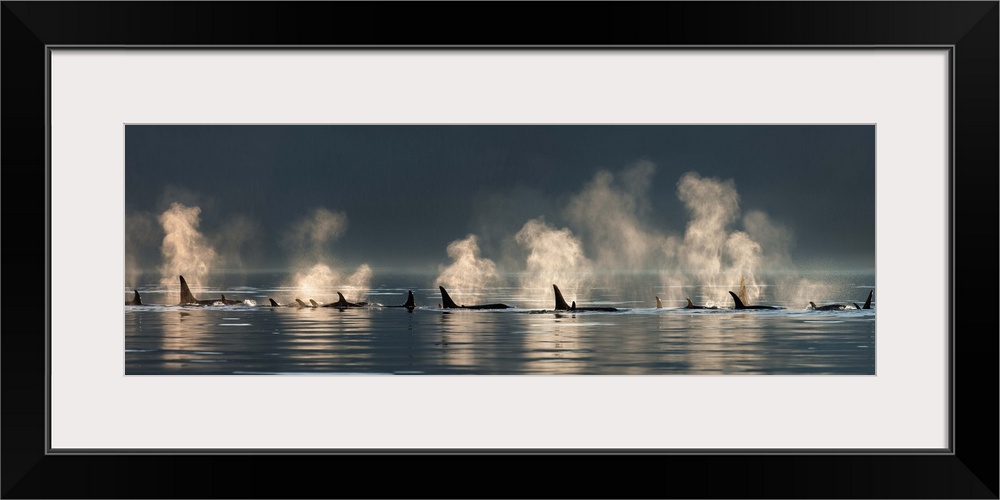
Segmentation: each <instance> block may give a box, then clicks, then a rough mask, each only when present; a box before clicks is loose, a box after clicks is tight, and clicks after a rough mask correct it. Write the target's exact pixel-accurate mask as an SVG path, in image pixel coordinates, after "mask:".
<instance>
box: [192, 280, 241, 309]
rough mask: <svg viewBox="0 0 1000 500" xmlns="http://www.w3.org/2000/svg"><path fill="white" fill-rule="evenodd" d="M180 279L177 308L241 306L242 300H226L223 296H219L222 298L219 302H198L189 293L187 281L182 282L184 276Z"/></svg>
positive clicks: (208, 300) (206, 300)
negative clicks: (179, 296) (179, 297)
mask: <svg viewBox="0 0 1000 500" xmlns="http://www.w3.org/2000/svg"><path fill="white" fill-rule="evenodd" d="M180 278H181V302H180V303H179V304H177V305H179V306H214V305H216V304H224V305H241V304H243V301H242V300H228V299H226V296H225V295H224V294H220V295H221V296H222V299H221V300H213V299H205V300H198V299H196V298H195V296H194V294H193V293H191V289H190V288H188V284H187V281H184V276H180Z"/></svg>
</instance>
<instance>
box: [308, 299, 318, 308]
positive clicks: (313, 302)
mask: <svg viewBox="0 0 1000 500" xmlns="http://www.w3.org/2000/svg"><path fill="white" fill-rule="evenodd" d="M309 303H310V304H312V306H313V307H319V304H317V303H316V301H315V300H313V299H309Z"/></svg>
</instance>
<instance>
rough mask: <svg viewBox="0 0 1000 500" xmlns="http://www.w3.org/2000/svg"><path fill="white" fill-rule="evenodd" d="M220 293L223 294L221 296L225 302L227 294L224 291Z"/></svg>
mask: <svg viewBox="0 0 1000 500" xmlns="http://www.w3.org/2000/svg"><path fill="white" fill-rule="evenodd" d="M219 295H221V296H222V301H223V302H225V301H226V294H224V293H220V294H219Z"/></svg>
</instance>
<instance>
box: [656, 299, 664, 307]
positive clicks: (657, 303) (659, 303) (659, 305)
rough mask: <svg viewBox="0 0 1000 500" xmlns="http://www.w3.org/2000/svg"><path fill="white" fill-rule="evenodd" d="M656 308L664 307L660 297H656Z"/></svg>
mask: <svg viewBox="0 0 1000 500" xmlns="http://www.w3.org/2000/svg"><path fill="white" fill-rule="evenodd" d="M656 308H657V309H663V302H660V298H659V297H657V298H656Z"/></svg>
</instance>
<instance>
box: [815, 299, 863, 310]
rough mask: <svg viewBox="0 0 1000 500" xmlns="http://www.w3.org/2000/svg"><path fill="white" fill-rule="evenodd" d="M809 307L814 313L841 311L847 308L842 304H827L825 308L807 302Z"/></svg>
mask: <svg viewBox="0 0 1000 500" xmlns="http://www.w3.org/2000/svg"><path fill="white" fill-rule="evenodd" d="M809 305H810V306H812V308H813V309H814V310H816V311H840V310H842V309H846V308H847V306H845V305H844V304H829V305H825V306H817V305H816V303H815V302H813V301H809ZM855 305H857V304H855Z"/></svg>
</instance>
